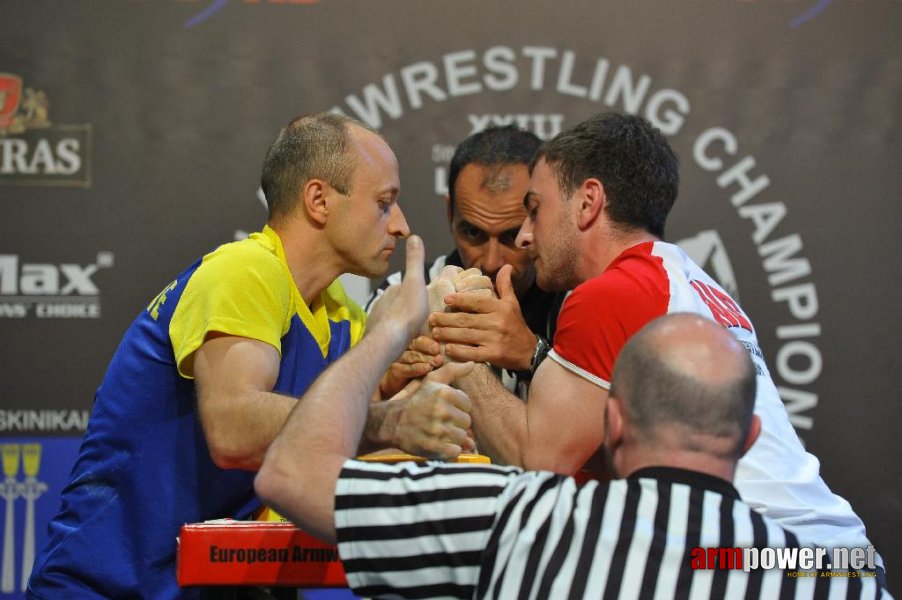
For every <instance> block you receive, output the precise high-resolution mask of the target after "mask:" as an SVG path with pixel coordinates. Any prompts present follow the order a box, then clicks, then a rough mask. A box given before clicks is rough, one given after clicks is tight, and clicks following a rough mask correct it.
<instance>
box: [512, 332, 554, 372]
mask: <svg viewBox="0 0 902 600" xmlns="http://www.w3.org/2000/svg"><path fill="white" fill-rule="evenodd" d="M550 351H551V345H549V344H548V341H547V340H545V338H543V337H542V336H540V335H537V336H536V348H535V350H533V353H532V360H531V361H529V369H526V370H524V371H514V372H515V373H516V374H517V377H519V378H520V379H532V376H533V375H535V372H536V369H538V368H539V365H540V364H541V363H542V361H543V360H545V357H546V356H548V352H550Z"/></svg>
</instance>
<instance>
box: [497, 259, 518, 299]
mask: <svg viewBox="0 0 902 600" xmlns="http://www.w3.org/2000/svg"><path fill="white" fill-rule="evenodd" d="M513 271H514V267H513V266H512V265H504V266H503V267H501V268H500V269H499V270H498V274H497V275H495V287H496V288H497V290H498V297H499V298H500V299H502V300H504V301H511V300H512V301H514V302H517V304H519V302H518V301H517V294H516V293H514V283H513V282H512V281H511V273H513Z"/></svg>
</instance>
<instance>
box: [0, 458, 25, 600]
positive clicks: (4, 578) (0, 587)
mask: <svg viewBox="0 0 902 600" xmlns="http://www.w3.org/2000/svg"><path fill="white" fill-rule="evenodd" d="M3 475H4V476H5V479H4V480H3V484H2V485H0V496H3V499H4V500H5V501H6V521H5V522H4V529H3V565H2V567H0V592H4V593H10V592H12V591H13V590H14V589H15V587H16V580H15V570H16V540H15V533H16V498H18V497H19V495H20V494H21V492H22V487H21V484H20V483H19V481H18V480H17V479H16V477H17V476H18V475H19V444H3Z"/></svg>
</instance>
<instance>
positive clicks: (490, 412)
mask: <svg viewBox="0 0 902 600" xmlns="http://www.w3.org/2000/svg"><path fill="white" fill-rule="evenodd" d="M457 387H459V388H460V389H461V390H463V391H464V392H466V394H467V395H468V396H469V397H470V399H471V401H472V402H473V408H472V411H471V415H472V417H473V433H474V434H475V436H476V447H477V448H478V449H479V452H480V453H481V454H485V455H487V456H489V457H490V458H491V459H492V461H493V462H496V463H500V464H508V465H516V466H524V455H525V452H526V447H527V444H528V441H529V430H528V427H527V420H526V405H525V404H524V403H523V401H522V400H520V399H519V398H517V397H516V396H514V395H513V394H511V393H509V392H508V391H507V390H506V389H504V386H503V385H502V384H501V382H500V381H498V379H497V378H496V377H495V376H494V375H493V374H492V372H491V370H490V369H489V368H488V367H487V366H486V365H477V366H476V367H475V368H474V369H473V371H472V372H471V373H470V374H469V375H468V376H466V377H463V378H461V379H459V380H458V382H457Z"/></svg>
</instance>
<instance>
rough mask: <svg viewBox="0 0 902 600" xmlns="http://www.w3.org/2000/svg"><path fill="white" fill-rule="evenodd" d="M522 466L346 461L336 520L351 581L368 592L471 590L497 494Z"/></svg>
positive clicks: (418, 594) (424, 594) (460, 593)
mask: <svg viewBox="0 0 902 600" xmlns="http://www.w3.org/2000/svg"><path fill="white" fill-rule="evenodd" d="M519 473H520V471H519V470H518V469H514V468H507V467H498V466H494V465H471V464H445V463H427V464H416V463H402V464H399V465H385V464H379V463H365V462H359V461H354V460H350V461H348V462H347V463H345V466H344V469H343V470H342V473H341V477H340V479H339V480H338V484H337V486H336V490H335V527H336V531H337V534H338V548H339V553H340V555H341V558H342V561H343V563H344V567H345V572H346V573H347V577H348V583H349V585H350V586H351V588H352V589H354V591H355V592H356V593H357V594H359V595H362V596H368V597H397V596H399V595H400V596H402V597H405V598H438V597H447V598H470V597H472V596H473V592H474V590H475V589H476V584H477V582H478V579H479V568H480V563H481V561H482V554H483V550H484V549H485V547H486V544H487V543H488V539H489V536H490V534H491V529H492V526H493V523H494V521H495V518H496V512H497V510H498V505H499V495H501V494H502V492H503V491H504V490H505V487H506V486H507V484H508V483H509V481H510V480H511V479H512V478H513V477H515V476H516V475H517V474H519Z"/></svg>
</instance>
